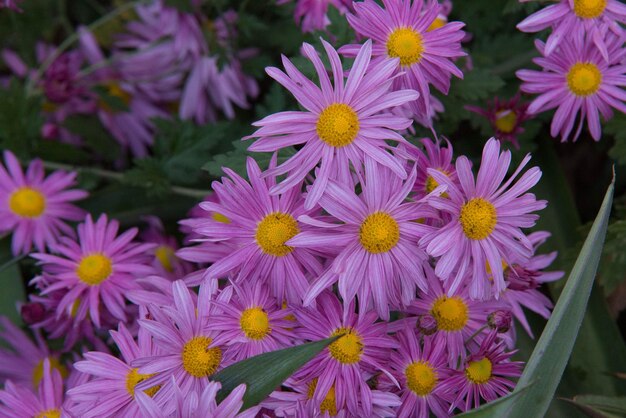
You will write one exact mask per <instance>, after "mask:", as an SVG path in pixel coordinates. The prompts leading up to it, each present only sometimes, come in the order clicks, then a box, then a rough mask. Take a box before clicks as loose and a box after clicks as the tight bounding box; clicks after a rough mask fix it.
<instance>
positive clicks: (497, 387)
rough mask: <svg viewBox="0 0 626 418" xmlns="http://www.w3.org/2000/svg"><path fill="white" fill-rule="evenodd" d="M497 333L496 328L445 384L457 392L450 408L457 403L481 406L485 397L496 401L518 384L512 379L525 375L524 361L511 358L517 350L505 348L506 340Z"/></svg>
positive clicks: (465, 407)
mask: <svg viewBox="0 0 626 418" xmlns="http://www.w3.org/2000/svg"><path fill="white" fill-rule="evenodd" d="M496 335H497V333H495V332H492V333H491V334H490V335H489V336H488V337H486V338H485V339H484V340H483V342H482V343H481V345H480V348H479V349H478V351H476V352H475V353H474V354H472V355H471V356H469V357H468V358H467V359H466V360H465V363H463V368H462V369H461V370H457V371H455V373H454V374H453V376H452V377H450V378H449V379H448V380H446V382H445V384H444V385H443V386H444V388H445V389H447V390H449V391H454V392H456V393H457V396H456V399H455V400H454V401H453V406H452V407H450V412H451V411H452V410H453V409H454V408H455V407H458V408H460V409H461V410H462V411H469V410H470V409H473V408H478V407H479V406H480V401H481V399H482V400H485V401H487V402H490V401H493V400H495V399H497V398H500V397H502V396H504V395H506V394H507V393H508V392H510V391H511V389H512V388H514V387H515V383H513V382H512V381H511V380H510V379H511V378H512V377H519V376H520V375H521V369H522V365H523V363H522V362H520V361H510V360H509V359H510V357H511V356H512V355H513V354H515V352H514V351H510V352H505V351H504V342H503V341H499V342H498V341H497V340H496Z"/></svg>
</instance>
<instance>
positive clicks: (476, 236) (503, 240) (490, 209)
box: [420, 138, 547, 299]
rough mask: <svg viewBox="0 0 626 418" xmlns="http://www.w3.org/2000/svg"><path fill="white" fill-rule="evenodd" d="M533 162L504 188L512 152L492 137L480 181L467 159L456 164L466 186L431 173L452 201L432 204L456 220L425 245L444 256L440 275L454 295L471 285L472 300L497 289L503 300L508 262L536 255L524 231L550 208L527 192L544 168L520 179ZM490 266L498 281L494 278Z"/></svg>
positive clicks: (428, 237)
mask: <svg viewBox="0 0 626 418" xmlns="http://www.w3.org/2000/svg"><path fill="white" fill-rule="evenodd" d="M529 161H530V155H527V156H526V157H525V158H524V159H523V160H522V162H521V163H520V165H519V166H518V168H517V169H516V170H515V172H514V173H513V175H512V176H511V177H509V179H508V180H506V181H505V182H504V183H503V184H502V182H503V181H504V178H505V176H506V174H507V171H508V169H509V165H510V163H511V152H510V151H508V150H507V151H504V152H500V141H498V140H496V139H495V138H491V139H489V141H487V143H486V144H485V147H484V149H483V155H482V162H481V165H480V169H479V171H478V176H477V178H476V181H474V175H473V174H472V169H471V163H470V161H469V160H468V159H467V158H466V157H465V156H461V157H459V158H457V160H456V171H457V174H458V177H459V182H460V184H461V187H458V186H457V185H456V184H455V183H454V182H453V181H451V180H450V178H449V177H448V176H445V175H443V174H442V173H440V172H439V171H437V170H432V169H431V170H429V173H430V175H431V176H433V178H434V179H435V180H436V181H437V182H438V183H439V184H442V185H446V186H447V192H446V193H447V194H448V197H447V198H446V197H432V198H431V199H429V200H428V201H427V202H428V204H430V205H431V206H433V207H434V208H436V209H439V210H441V211H444V212H447V213H449V214H450V215H451V216H452V220H451V221H450V222H449V223H448V224H447V225H445V226H443V227H442V228H435V230H433V232H431V233H428V234H426V235H425V236H424V237H423V238H422V239H421V240H420V245H422V246H424V247H425V248H426V252H428V254H430V255H431V256H433V257H438V261H437V265H436V267H435V273H436V274H437V276H438V277H440V278H441V279H443V280H445V281H447V280H451V281H452V282H451V284H450V285H449V286H447V287H448V291H449V294H450V295H451V296H452V295H455V294H456V293H457V292H458V290H459V289H460V288H461V287H462V285H463V284H465V283H467V285H468V287H469V295H470V297H472V298H475V299H476V298H480V299H487V298H489V297H490V296H491V295H492V290H493V293H495V295H496V297H497V296H498V295H499V294H500V293H502V291H503V290H504V289H505V288H506V284H505V282H504V273H503V268H502V260H504V261H505V262H507V263H509V261H510V259H511V257H513V254H515V257H519V258H522V259H524V258H526V259H528V258H529V257H530V256H531V254H532V243H531V242H530V241H529V240H528V238H527V237H526V236H525V235H524V233H523V232H522V231H521V228H530V227H532V226H533V225H534V224H535V222H536V220H537V219H538V215H535V214H532V213H531V212H534V211H537V210H541V209H543V208H545V207H546V204H547V202H546V201H545V200H539V201H538V200H536V198H535V195H533V194H532V193H526V192H527V191H528V190H529V189H530V188H532V187H533V186H534V185H535V184H537V182H538V181H539V179H540V178H541V170H540V169H539V168H538V167H532V168H530V169H529V170H528V171H526V172H525V173H524V174H523V175H522V176H521V177H520V178H519V179H518V180H517V181H516V178H517V176H518V175H519V174H520V173H521V172H522V170H523V168H524V167H525V166H526V164H527V163H528V162H529ZM488 266H490V270H491V272H492V278H493V283H492V282H491V281H490V280H489V278H488V274H487V267H488Z"/></svg>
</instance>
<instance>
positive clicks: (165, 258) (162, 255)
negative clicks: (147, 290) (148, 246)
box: [154, 245, 176, 273]
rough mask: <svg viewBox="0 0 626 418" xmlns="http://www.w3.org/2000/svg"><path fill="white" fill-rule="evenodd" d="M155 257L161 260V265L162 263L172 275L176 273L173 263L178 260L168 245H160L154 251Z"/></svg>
mask: <svg viewBox="0 0 626 418" xmlns="http://www.w3.org/2000/svg"><path fill="white" fill-rule="evenodd" d="M154 256H155V257H156V258H157V260H159V263H161V265H162V266H163V268H164V269H165V270H166V271H169V272H170V273H171V272H172V271H174V267H173V266H172V261H174V260H175V259H176V255H175V254H174V250H173V249H172V247H169V246H167V245H159V246H158V247H157V249H156V250H155V251H154Z"/></svg>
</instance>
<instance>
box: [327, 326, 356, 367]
mask: <svg viewBox="0 0 626 418" xmlns="http://www.w3.org/2000/svg"><path fill="white" fill-rule="evenodd" d="M336 335H343V337H340V338H339V339H337V340H336V341H335V342H333V343H332V344H330V345H329V346H328V349H329V350H330V355H331V356H332V357H333V358H334V359H335V360H337V361H338V362H339V363H342V364H353V363H356V362H358V361H359V360H360V359H361V354H363V339H362V338H361V336H360V335H359V334H358V333H357V332H356V331H355V330H354V329H352V328H346V327H341V328H337V329H336V330H335V331H334V332H333V333H332V334H330V336H331V337H334V336H336Z"/></svg>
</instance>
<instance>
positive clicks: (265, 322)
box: [239, 306, 272, 340]
mask: <svg viewBox="0 0 626 418" xmlns="http://www.w3.org/2000/svg"><path fill="white" fill-rule="evenodd" d="M239 324H240V325H241V330H242V331H243V333H244V334H246V337H248V338H250V339H251V340H262V339H263V338H265V336H266V335H267V334H269V333H270V331H271V330H272V329H271V328H270V320H269V317H268V316H267V312H265V311H264V310H263V309H261V308H260V307H258V306H257V307H255V308H249V309H246V310H245V311H243V312H242V313H241V319H240V320H239Z"/></svg>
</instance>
